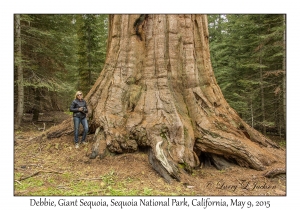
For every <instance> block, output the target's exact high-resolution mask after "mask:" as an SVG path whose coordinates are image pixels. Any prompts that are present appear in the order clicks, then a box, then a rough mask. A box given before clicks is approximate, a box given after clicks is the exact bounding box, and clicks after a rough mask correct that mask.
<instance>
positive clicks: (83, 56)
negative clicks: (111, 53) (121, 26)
mask: <svg viewBox="0 0 300 210" xmlns="http://www.w3.org/2000/svg"><path fill="white" fill-rule="evenodd" d="M107 23H108V16H107V15H94V14H85V15H76V27H77V41H78V43H77V56H78V63H77V65H78V78H79V80H78V81H77V82H78V84H77V89H79V90H81V91H83V93H84V94H87V93H88V91H89V90H90V88H91V87H92V85H93V84H94V82H95V81H96V79H97V78H98V76H99V73H100V72H101V70H102V68H103V66H104V62H105V56H106V39H107V33H108V28H107V27H108V25H107ZM101 28H102V30H99V29H101Z"/></svg>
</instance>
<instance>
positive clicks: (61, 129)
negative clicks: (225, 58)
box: [47, 15, 281, 182]
mask: <svg viewBox="0 0 300 210" xmlns="http://www.w3.org/2000/svg"><path fill="white" fill-rule="evenodd" d="M207 24H208V22H207V17H206V15H110V17H109V37H108V45H107V57H106V63H105V67H104V69H103V70H102V72H101V74H100V76H99V78H98V80H97V81H96V83H95V84H94V86H93V87H92V89H91V90H90V91H89V93H88V95H87V96H86V97H85V100H86V101H87V104H88V106H89V107H88V108H89V110H90V113H89V126H90V133H94V140H95V141H94V144H93V146H92V150H91V155H90V158H96V157H97V156H99V157H100V158H103V157H104V156H105V155H107V154H108V153H127V152H135V151H138V150H139V149H141V148H143V149H145V148H148V150H149V162H150V164H151V165H152V166H153V168H154V169H155V170H156V171H157V172H158V173H160V175H161V176H163V177H164V178H165V180H166V181H168V182H170V181H171V180H172V177H173V178H175V179H177V180H180V176H181V174H182V173H181V170H182V169H184V170H185V171H187V172H191V171H192V170H193V169H194V168H196V167H198V166H200V165H202V164H203V163H208V164H214V165H215V166H216V167H217V168H219V169H221V168H224V167H226V166H227V165H228V164H232V163H235V164H237V165H240V166H242V167H249V168H253V169H256V170H264V169H265V167H266V166H270V165H272V164H273V163H280V162H281V157H280V152H281V149H280V148H279V147H278V146H277V145H276V144H275V143H273V142H272V141H271V140H269V139H268V138H266V137H265V136H263V135H262V134H261V133H259V132H258V131H256V130H255V129H253V128H251V127H250V126H249V125H248V124H247V123H245V122H244V121H243V120H242V119H241V118H240V117H239V116H238V114H237V113H236V112H235V111H234V110H233V109H232V108H231V107H230V106H229V105H228V103H227V102H226V100H225V99H224V96H223V94H222V92H221V90H220V88H219V86H218V85H217V82H216V79H215V76H214V73H213V69H212V66H211V61H210V51H209V42H208V36H209V34H208V26H207ZM71 134H73V124H72V120H71V119H70V120H66V121H64V122H63V123H62V124H60V125H58V126H55V127H52V128H51V129H49V131H48V133H47V137H48V138H55V137H59V136H62V135H71Z"/></svg>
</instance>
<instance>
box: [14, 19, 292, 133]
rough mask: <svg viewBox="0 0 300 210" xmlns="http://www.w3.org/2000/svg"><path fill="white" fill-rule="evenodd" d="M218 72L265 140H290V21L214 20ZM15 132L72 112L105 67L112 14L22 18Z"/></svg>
mask: <svg viewBox="0 0 300 210" xmlns="http://www.w3.org/2000/svg"><path fill="white" fill-rule="evenodd" d="M208 21H209V34H210V37H209V39H210V52H211V61H212V66H213V70H214V72H215V76H216V79H217V81H218V84H219V86H220V88H221V89H222V92H223V94H224V96H225V99H226V100H227V101H228V103H229V104H230V105H231V106H232V108H233V109H235V110H236V111H237V112H238V114H239V115H240V116H241V117H242V118H243V120H244V121H246V122H247V123H248V124H249V125H251V126H252V127H254V128H256V129H258V130H259V131H261V132H262V133H263V134H272V135H279V136H280V137H285V131H286V86H285V84H286V79H285V78H286V57H285V55H286V48H285V46H286V43H285V32H286V24H285V22H286V20H285V15H282V14H278V15H276V14H255V15H249V14H238V15H236V14H226V15H221V14H213V15H208ZM14 32H15V33H14V43H15V55H14V59H15V62H14V81H15V83H14V113H15V128H19V126H20V122H21V121H22V120H23V121H24V116H26V114H30V116H32V119H30V120H33V121H37V120H38V118H39V113H43V112H49V111H63V112H67V113H68V112H69V106H70V104H71V102H72V100H73V98H74V94H75V92H76V91H77V90H81V91H83V93H84V95H86V94H87V93H88V91H89V90H90V88H91V87H92V85H93V84H94V82H95V81H96V79H97V78H98V76H99V74H100V72H101V70H102V69H103V66H104V65H105V55H106V41H107V35H108V15H104V14H101V15H96V14H76V15H60V14H55V15H50V14H44V15H36V14H35V15H30V14H21V15H15V31H14Z"/></svg>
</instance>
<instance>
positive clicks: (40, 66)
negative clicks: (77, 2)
mask: <svg viewBox="0 0 300 210" xmlns="http://www.w3.org/2000/svg"><path fill="white" fill-rule="evenodd" d="M20 17H21V43H22V46H21V48H22V50H21V55H19V54H17V53H16V55H15V64H14V65H15V75H16V72H17V67H18V66H20V65H21V66H22V67H23V71H24V81H23V85H24V90H25V95H24V106H25V111H29V110H32V109H33V108H34V109H37V110H40V109H48V110H51V109H52V110H53V109H54V110H57V109H60V110H67V109H68V107H69V105H70V103H71V101H72V99H73V96H74V93H75V91H77V90H78V88H81V87H79V86H78V84H80V83H81V82H82V80H80V79H81V78H82V77H81V76H82V75H83V74H79V72H82V70H81V69H88V71H90V78H92V79H90V80H89V81H88V82H89V83H88V85H87V86H84V87H86V90H85V94H86V93H87V91H88V90H89V88H90V87H91V85H92V84H93V83H94V81H95V80H96V79H97V77H98V75H99V72H100V71H101V69H102V68H103V64H104V60H105V53H106V38H107V31H108V28H107V15H61V14H38V15H35V14H21V15H20ZM79 17H85V19H84V22H83V23H84V25H83V26H82V25H81V26H82V27H83V28H82V31H84V32H85V35H84V36H82V37H80V36H79V35H80V33H79V34H78V30H79V28H80V27H81V26H79V24H78V23H80V21H79V20H78V18H79ZM87 31H89V32H90V36H89V38H87V36H86V34H87V33H86V32H87ZM15 39H16V35H15ZM82 40H85V43H83V41H82ZM87 40H89V45H87V43H86V41H87ZM82 43H83V44H82ZM16 46H17V45H16ZM82 56H86V57H88V58H91V59H89V60H88V61H89V62H90V65H89V66H88V65H86V66H83V65H80V62H81V60H82ZM80 75H81V76H80ZM84 81H85V80H84ZM19 84H20V82H19V81H17V80H15V86H17V85H19ZM15 89H16V88H15ZM18 97H19V96H18V95H17V92H15V101H17V98H18ZM41 111H42V110H41Z"/></svg>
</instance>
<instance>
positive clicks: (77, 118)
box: [70, 91, 89, 149]
mask: <svg viewBox="0 0 300 210" xmlns="http://www.w3.org/2000/svg"><path fill="white" fill-rule="evenodd" d="M70 112H73V121H74V142H75V148H76V149H77V148H78V147H79V144H78V132H79V124H80V123H81V124H82V126H83V134H82V139H81V143H82V144H87V142H86V141H85V138H86V135H87V132H88V130H89V127H88V122H87V119H86V114H87V113H88V109H87V105H86V101H85V100H84V99H83V94H82V92H81V91H77V92H76V94H75V99H74V100H73V102H72V104H71V107H70Z"/></svg>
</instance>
